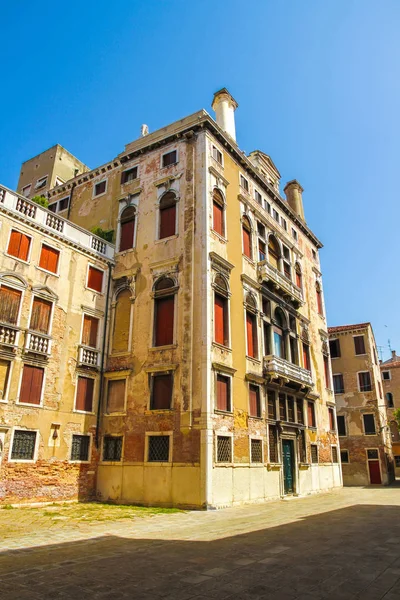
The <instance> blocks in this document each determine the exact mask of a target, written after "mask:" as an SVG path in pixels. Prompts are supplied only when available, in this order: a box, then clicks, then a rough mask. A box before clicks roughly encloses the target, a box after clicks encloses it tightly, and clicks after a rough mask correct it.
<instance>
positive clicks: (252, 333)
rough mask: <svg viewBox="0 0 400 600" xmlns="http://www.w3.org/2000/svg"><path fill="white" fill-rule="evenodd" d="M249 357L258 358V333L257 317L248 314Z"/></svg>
mask: <svg viewBox="0 0 400 600" xmlns="http://www.w3.org/2000/svg"><path fill="white" fill-rule="evenodd" d="M246 334H247V356H251V357H252V358H257V331H256V322H255V316H254V315H252V314H251V313H249V312H246Z"/></svg>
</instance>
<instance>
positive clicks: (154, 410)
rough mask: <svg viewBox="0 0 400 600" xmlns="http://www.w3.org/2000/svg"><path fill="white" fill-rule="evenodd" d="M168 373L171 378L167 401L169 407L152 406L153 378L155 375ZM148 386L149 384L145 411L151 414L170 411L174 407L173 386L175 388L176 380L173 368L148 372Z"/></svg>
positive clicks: (159, 375)
mask: <svg viewBox="0 0 400 600" xmlns="http://www.w3.org/2000/svg"><path fill="white" fill-rule="evenodd" d="M166 375H168V376H169V377H171V379H172V383H171V398H170V403H169V408H152V404H153V393H154V379H155V378H156V377H162V376H166ZM148 386H149V397H148V401H147V407H146V409H147V411H148V412H149V413H151V414H157V413H158V412H160V413H167V412H171V411H173V410H174V408H175V398H174V394H175V388H176V380H175V369H163V370H159V371H157V370H156V371H151V372H149V373H148Z"/></svg>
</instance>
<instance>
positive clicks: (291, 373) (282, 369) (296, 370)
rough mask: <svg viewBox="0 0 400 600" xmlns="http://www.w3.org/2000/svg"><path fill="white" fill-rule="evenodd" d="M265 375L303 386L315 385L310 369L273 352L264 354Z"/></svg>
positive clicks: (310, 386)
mask: <svg viewBox="0 0 400 600" xmlns="http://www.w3.org/2000/svg"><path fill="white" fill-rule="evenodd" d="M264 375H265V376H266V377H268V378H269V379H284V380H286V381H288V382H290V383H295V384H298V385H300V386H302V387H308V388H312V387H314V383H313V380H312V377H311V373H310V371H307V369H303V367H299V366H298V365H294V364H293V363H290V362H289V361H287V360H285V359H284V358H279V356H274V355H272V354H271V355H269V356H264Z"/></svg>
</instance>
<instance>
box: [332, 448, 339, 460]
mask: <svg viewBox="0 0 400 600" xmlns="http://www.w3.org/2000/svg"><path fill="white" fill-rule="evenodd" d="M332 462H333V463H337V462H338V452H337V446H332Z"/></svg>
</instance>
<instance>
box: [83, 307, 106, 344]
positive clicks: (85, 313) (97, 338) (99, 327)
mask: <svg viewBox="0 0 400 600" xmlns="http://www.w3.org/2000/svg"><path fill="white" fill-rule="evenodd" d="M85 317H89V318H90V319H97V321H98V326H97V335H96V345H95V346H87V345H86V344H84V343H83V339H82V338H83V327H84V324H85ZM102 325H103V319H102V318H101V317H98V316H96V315H93V314H91V313H89V312H87V311H85V310H84V311H83V312H82V319H81V330H80V335H79V340H80V342H79V344H80V345H81V346H84V347H85V348H91V349H92V350H100V348H99V338H100V330H101V329H102Z"/></svg>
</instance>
